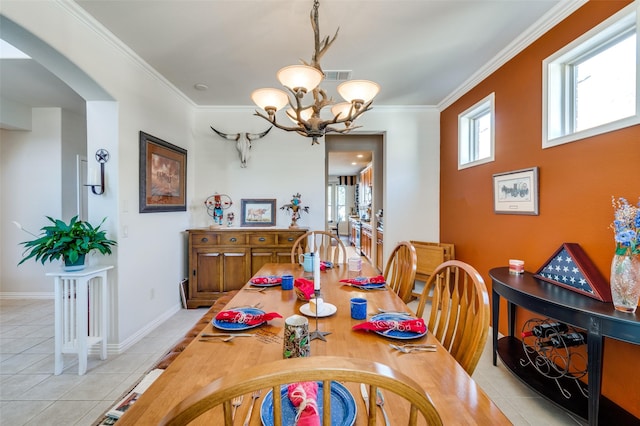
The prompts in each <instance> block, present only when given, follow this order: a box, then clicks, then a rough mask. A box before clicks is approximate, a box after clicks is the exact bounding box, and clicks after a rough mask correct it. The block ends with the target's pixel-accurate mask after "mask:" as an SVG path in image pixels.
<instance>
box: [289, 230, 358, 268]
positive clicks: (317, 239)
mask: <svg viewBox="0 0 640 426" xmlns="http://www.w3.org/2000/svg"><path fill="white" fill-rule="evenodd" d="M311 251H317V252H318V253H319V254H320V260H323V261H325V262H333V264H334V265H336V266H340V264H345V263H347V249H346V247H345V246H344V243H343V242H342V241H341V240H340V238H338V237H336V236H335V235H333V234H332V233H330V232H326V231H309V232H307V233H306V234H304V235H301V236H300V237H298V239H297V240H296V241H295V242H294V243H293V247H292V248H291V263H300V258H299V256H300V255H301V254H304V253H309V252H311Z"/></svg>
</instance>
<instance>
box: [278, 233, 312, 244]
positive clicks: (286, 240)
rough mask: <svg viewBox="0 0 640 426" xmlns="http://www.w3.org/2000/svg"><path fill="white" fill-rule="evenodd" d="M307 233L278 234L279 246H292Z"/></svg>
mask: <svg viewBox="0 0 640 426" xmlns="http://www.w3.org/2000/svg"><path fill="white" fill-rule="evenodd" d="M305 233H306V231H305V232H282V233H279V234H278V244H279V245H281V246H292V245H293V243H294V242H295V241H296V240H297V239H298V238H299V237H300V236H301V235H304V234H305Z"/></svg>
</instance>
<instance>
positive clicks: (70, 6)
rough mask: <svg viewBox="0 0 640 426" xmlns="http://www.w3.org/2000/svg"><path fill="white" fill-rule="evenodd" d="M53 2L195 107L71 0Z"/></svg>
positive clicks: (188, 99) (193, 104) (186, 97)
mask: <svg viewBox="0 0 640 426" xmlns="http://www.w3.org/2000/svg"><path fill="white" fill-rule="evenodd" d="M55 2H56V4H58V5H59V6H60V7H61V8H62V9H64V10H66V11H67V12H68V13H69V14H70V15H71V16H73V17H74V18H76V19H77V20H78V21H79V22H81V23H82V24H83V25H84V26H86V27H87V28H88V29H90V30H91V31H93V32H94V33H95V34H97V35H98V36H99V37H101V38H102V39H103V40H105V41H106V42H107V43H108V44H110V45H111V46H112V47H114V48H115V49H116V50H119V51H120V52H121V53H122V54H123V55H124V56H125V57H127V58H129V59H130V60H131V62H133V63H134V64H136V65H138V66H139V67H140V68H141V69H142V70H143V71H145V72H146V73H147V74H149V75H150V76H151V77H153V78H155V79H156V80H158V81H159V82H160V83H161V84H162V85H163V86H165V87H166V88H167V89H169V91H171V92H173V93H175V94H176V95H178V97H180V98H181V99H182V100H183V101H185V102H186V103H187V104H189V105H190V106H196V104H195V103H194V102H193V101H192V100H191V99H190V98H189V97H188V96H187V95H185V94H184V93H183V92H182V91H180V90H179V89H178V88H177V87H176V86H174V85H173V84H172V83H171V82H170V81H169V80H167V79H166V78H165V77H164V76H163V75H162V74H160V73H159V72H158V71H156V70H155V68H153V67H152V66H151V65H149V64H148V63H147V62H146V61H145V60H144V59H142V58H141V57H140V56H139V55H138V54H137V53H136V52H134V51H133V50H132V49H131V48H130V47H129V46H127V45H126V44H125V43H124V42H123V41H122V40H120V39H119V38H118V37H116V36H115V35H114V34H113V33H112V32H111V31H109V30H108V29H107V28H106V27H105V26H104V25H102V24H101V23H100V22H98V21H97V20H96V19H95V18H94V17H93V16H91V15H90V14H89V13H88V12H87V11H86V10H84V9H83V8H82V7H80V5H78V4H77V3H76V2H74V1H72V0H55Z"/></svg>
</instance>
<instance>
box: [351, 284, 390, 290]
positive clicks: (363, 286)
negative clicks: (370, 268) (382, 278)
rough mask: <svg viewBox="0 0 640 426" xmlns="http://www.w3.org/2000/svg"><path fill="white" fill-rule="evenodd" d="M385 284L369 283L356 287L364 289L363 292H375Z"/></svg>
mask: <svg viewBox="0 0 640 426" xmlns="http://www.w3.org/2000/svg"><path fill="white" fill-rule="evenodd" d="M385 285H386V284H385V283H370V284H365V285H359V286H357V287H360V288H364V289H365V290H375V289H377V288H384V286H385Z"/></svg>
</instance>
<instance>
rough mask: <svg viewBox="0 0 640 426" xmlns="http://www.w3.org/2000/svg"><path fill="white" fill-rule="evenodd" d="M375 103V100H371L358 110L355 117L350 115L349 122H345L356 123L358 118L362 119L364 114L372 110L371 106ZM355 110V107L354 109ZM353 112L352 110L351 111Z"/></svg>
mask: <svg viewBox="0 0 640 426" xmlns="http://www.w3.org/2000/svg"><path fill="white" fill-rule="evenodd" d="M372 103H373V100H370V101H369V102H367V103H366V104H364V105H363V106H362V107H360V109H358V110H357V111H356V113H355V114H354V115H351V114H349V117H348V118H349V120H344V121H354V120H355V119H356V118H358V117H360V116H361V115H362V114H364V113H365V112H367V111H369V110H370V109H371V104H372ZM352 109H353V107H352ZM349 111H351V110H349ZM338 122H339V123H341V122H342V121H338Z"/></svg>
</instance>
